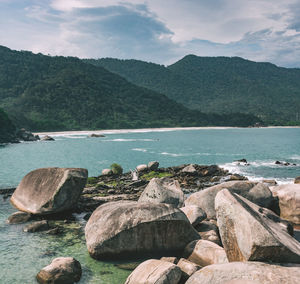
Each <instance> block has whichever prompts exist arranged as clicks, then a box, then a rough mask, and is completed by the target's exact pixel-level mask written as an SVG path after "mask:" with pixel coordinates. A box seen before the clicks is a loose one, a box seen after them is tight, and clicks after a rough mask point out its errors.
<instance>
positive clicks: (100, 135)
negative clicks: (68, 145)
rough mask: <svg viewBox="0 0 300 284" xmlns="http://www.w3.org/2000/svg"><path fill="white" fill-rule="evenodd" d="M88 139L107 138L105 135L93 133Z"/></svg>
mask: <svg viewBox="0 0 300 284" xmlns="http://www.w3.org/2000/svg"><path fill="white" fill-rule="evenodd" d="M88 137H90V138H99V137H105V136H104V135H103V134H96V133H92V134H90V135H89V136H88Z"/></svg>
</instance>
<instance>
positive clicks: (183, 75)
mask: <svg viewBox="0 0 300 284" xmlns="http://www.w3.org/2000/svg"><path fill="white" fill-rule="evenodd" d="M86 62H89V63H92V64H96V65H98V66H103V67H104V68H106V69H108V70H110V71H112V72H114V73H116V74H119V75H121V76H124V77H125V78H126V79H127V80H129V81H130V82H132V83H134V84H136V85H139V86H143V87H146V88H149V89H151V90H154V91H157V92H161V93H163V94H166V95H167V96H168V97H169V98H171V99H174V100H176V101H177V102H179V103H182V104H184V105H185V106H186V107H188V108H192V109H197V110H200V111H202V112H216V113H232V112H242V113H251V114H255V115H257V116H259V117H260V118H261V119H262V120H263V121H265V122H266V123H268V124H277V125H278V124H300V121H299V117H300V69H289V68H281V67H277V66H275V65H273V64H271V63H257V62H252V61H249V60H245V59H242V58H239V57H232V58H230V57H198V56H195V55H188V56H186V57H184V58H183V59H181V60H179V61H178V62H176V63H174V64H172V65H170V66H168V67H164V66H161V65H157V64H153V63H147V62H142V61H137V60H118V59H111V58H105V59H99V60H90V61H86ZM296 120H297V121H296Z"/></svg>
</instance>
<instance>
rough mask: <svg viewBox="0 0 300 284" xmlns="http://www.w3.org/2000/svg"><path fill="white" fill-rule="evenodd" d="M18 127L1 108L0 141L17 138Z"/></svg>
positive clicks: (10, 140)
mask: <svg viewBox="0 0 300 284" xmlns="http://www.w3.org/2000/svg"><path fill="white" fill-rule="evenodd" d="M15 132H16V127H15V126H14V124H13V123H12V122H11V120H10V119H9V118H8V116H7V114H6V113H5V112H4V111H3V109H1V108H0V143H7V142H12V141H15V140H16V135H15Z"/></svg>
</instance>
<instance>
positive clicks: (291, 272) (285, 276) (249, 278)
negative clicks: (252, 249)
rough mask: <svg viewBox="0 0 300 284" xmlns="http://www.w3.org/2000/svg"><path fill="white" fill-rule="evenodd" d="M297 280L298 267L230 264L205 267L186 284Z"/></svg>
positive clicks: (270, 283)
mask: <svg viewBox="0 0 300 284" xmlns="http://www.w3.org/2000/svg"><path fill="white" fill-rule="evenodd" d="M299 279H300V269H299V267H282V266H279V265H270V264H266V263H262V262H231V263H225V264H213V265H209V266H206V267H204V268H202V269H201V270H199V271H197V272H195V273H194V274H193V275H192V276H191V277H190V278H189V279H188V281H187V282H186V284H230V283H232V284H262V283H263V284H275V283H276V284H280V283H282V284H283V283H284V284H296V283H299Z"/></svg>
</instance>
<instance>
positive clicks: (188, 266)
mask: <svg viewBox="0 0 300 284" xmlns="http://www.w3.org/2000/svg"><path fill="white" fill-rule="evenodd" d="M177 266H178V267H179V268H180V270H181V272H182V274H181V280H180V282H181V283H185V281H186V280H188V279H189V277H190V276H191V275H193V274H194V273H195V272H196V271H198V270H199V269H200V268H201V266H199V265H197V264H195V263H193V262H191V261H189V260H187V259H184V258H181V259H180V260H179V261H178V264H177Z"/></svg>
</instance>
